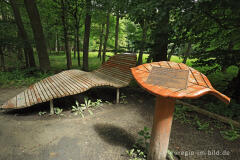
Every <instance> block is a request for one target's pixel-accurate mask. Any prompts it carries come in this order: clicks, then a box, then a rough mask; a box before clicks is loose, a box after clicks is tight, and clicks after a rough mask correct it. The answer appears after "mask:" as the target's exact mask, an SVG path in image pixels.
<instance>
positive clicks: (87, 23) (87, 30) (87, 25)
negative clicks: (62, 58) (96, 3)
mask: <svg viewBox="0 0 240 160" xmlns="http://www.w3.org/2000/svg"><path fill="white" fill-rule="evenodd" d="M86 3H87V6H86V9H87V13H86V17H85V32H84V41H83V70H84V71H88V50H89V38H90V29H91V28H90V27H91V13H90V12H91V0H86Z"/></svg>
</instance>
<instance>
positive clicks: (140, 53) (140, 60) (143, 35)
mask: <svg viewBox="0 0 240 160" xmlns="http://www.w3.org/2000/svg"><path fill="white" fill-rule="evenodd" d="M141 28H142V41H141V48H140V52H139V56H138V61H137V65H141V64H142V62H143V61H142V57H143V51H144V49H145V41H146V37H147V26H146V22H145V20H143V22H142V25H141Z"/></svg>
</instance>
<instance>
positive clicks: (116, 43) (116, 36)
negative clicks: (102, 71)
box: [114, 13, 120, 55]
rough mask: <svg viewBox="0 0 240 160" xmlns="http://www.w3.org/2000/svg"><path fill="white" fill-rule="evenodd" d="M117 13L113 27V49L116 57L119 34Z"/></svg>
mask: <svg viewBox="0 0 240 160" xmlns="http://www.w3.org/2000/svg"><path fill="white" fill-rule="evenodd" d="M119 18H120V16H119V13H117V17H116V26H115V48H114V54H115V55H116V54H117V52H118V33H119Z"/></svg>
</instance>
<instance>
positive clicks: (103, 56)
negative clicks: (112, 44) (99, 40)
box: [102, 11, 110, 63]
mask: <svg viewBox="0 0 240 160" xmlns="http://www.w3.org/2000/svg"><path fill="white" fill-rule="evenodd" d="M109 18H110V11H108V13H107V22H106V34H105V37H104V44H103V55H102V63H105V57H106V50H107V41H108V34H109Z"/></svg>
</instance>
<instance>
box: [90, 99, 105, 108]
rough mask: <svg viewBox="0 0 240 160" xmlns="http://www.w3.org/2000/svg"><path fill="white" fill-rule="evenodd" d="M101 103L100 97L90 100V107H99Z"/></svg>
mask: <svg viewBox="0 0 240 160" xmlns="http://www.w3.org/2000/svg"><path fill="white" fill-rule="evenodd" d="M102 105H103V104H102V100H101V99H97V101H96V102H92V107H95V108H97V107H101V106H102Z"/></svg>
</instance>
